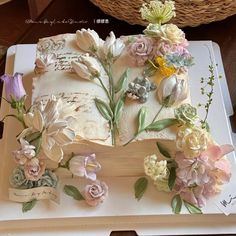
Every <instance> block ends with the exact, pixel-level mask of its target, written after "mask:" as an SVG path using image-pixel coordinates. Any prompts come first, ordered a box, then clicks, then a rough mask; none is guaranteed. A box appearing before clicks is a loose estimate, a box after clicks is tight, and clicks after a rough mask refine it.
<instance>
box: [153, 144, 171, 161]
mask: <svg viewBox="0 0 236 236" xmlns="http://www.w3.org/2000/svg"><path fill="white" fill-rule="evenodd" d="M156 144H157V148H158V150H159V152H160V153H161V154H162V155H163V156H164V157H167V158H171V155H170V153H169V151H168V150H167V149H166V148H165V147H164V146H163V145H161V144H160V143H158V142H156Z"/></svg>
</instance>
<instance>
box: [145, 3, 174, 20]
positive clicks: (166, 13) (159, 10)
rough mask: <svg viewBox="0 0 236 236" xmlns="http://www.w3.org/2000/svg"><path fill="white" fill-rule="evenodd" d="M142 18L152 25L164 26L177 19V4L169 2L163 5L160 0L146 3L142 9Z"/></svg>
mask: <svg viewBox="0 0 236 236" xmlns="http://www.w3.org/2000/svg"><path fill="white" fill-rule="evenodd" d="M140 12H141V17H142V19H144V20H147V21H148V22H150V23H152V24H164V23H166V22H168V21H169V20H170V19H171V18H172V17H175V16H176V14H175V2H174V1H171V0H168V1H165V2H164V3H162V2H161V1H159V0H156V1H151V2H150V3H149V4H147V3H144V4H143V5H142V7H141V9H140Z"/></svg>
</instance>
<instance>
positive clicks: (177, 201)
mask: <svg viewBox="0 0 236 236" xmlns="http://www.w3.org/2000/svg"><path fill="white" fill-rule="evenodd" d="M171 207H172V211H173V213H175V214H179V213H180V212H181V209H182V199H181V197H180V195H179V194H178V195H175V196H174V197H173V198H172V200H171Z"/></svg>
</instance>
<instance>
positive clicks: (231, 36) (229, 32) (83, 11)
mask: <svg viewBox="0 0 236 236" xmlns="http://www.w3.org/2000/svg"><path fill="white" fill-rule="evenodd" d="M103 19H104V20H105V22H106V23H99V21H100V22H101V20H103ZM26 21H27V23H28V24H30V27H28V29H27V31H26V32H25V33H24V35H23V36H22V37H21V38H20V39H18V40H17V41H16V42H15V44H21V43H22V44H25V43H26V44H28V43H30V44H32V43H37V41H38V39H39V38H42V37H46V36H52V35H56V34H60V33H74V32H75V31H76V30H77V29H81V28H91V29H94V30H96V31H97V32H98V34H99V35H100V37H102V38H105V37H106V36H107V35H108V34H109V32H110V31H114V33H115V34H116V36H120V35H131V34H139V33H141V32H142V31H143V29H144V27H142V26H137V25H129V24H128V23H126V22H124V21H120V20H117V19H115V18H113V17H111V16H108V15H106V14H104V13H103V12H102V11H101V10H100V9H98V8H97V7H95V6H94V5H93V4H92V3H90V2H89V1H78V0H70V1H68V0H54V1H52V3H51V4H50V5H49V6H48V7H47V9H46V10H45V11H44V12H43V14H41V16H40V17H39V18H38V19H37V20H36V21H31V20H30V19H26ZM235 29H236V15H234V16H232V17H229V18H227V19H226V20H223V21H220V22H214V23H211V24H208V25H202V26H198V27H194V28H191V27H186V28H184V29H183V30H184V32H185V33H186V37H187V39H188V40H212V41H214V42H216V43H218V44H219V46H220V48H221V54H222V59H223V64H224V68H225V73H226V78H227V82H228V86H229V91H230V95H231V99H232V104H233V108H234V110H236V78H235V77H236V30H235ZM4 63H5V62H4V61H3V60H2V61H1V62H0V74H3V73H4ZM231 124H232V127H233V129H234V130H235V129H236V115H234V116H233V117H232V119H231ZM111 235H112V236H122V235H126V236H133V235H136V234H135V233H134V232H126V233H122V232H114V233H112V234H111Z"/></svg>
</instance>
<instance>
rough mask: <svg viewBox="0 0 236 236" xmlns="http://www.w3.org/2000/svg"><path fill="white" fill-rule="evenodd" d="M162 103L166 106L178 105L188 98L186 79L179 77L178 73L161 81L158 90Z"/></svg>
mask: <svg viewBox="0 0 236 236" xmlns="http://www.w3.org/2000/svg"><path fill="white" fill-rule="evenodd" d="M157 95H158V99H159V101H160V103H161V104H162V105H164V106H166V107H170V106H172V105H177V104H178V103H180V102H181V101H183V100H184V99H186V98H187V95H188V89H187V83H186V81H185V80H184V79H177V77H176V75H173V76H171V77H168V78H165V79H163V80H162V81H161V83H160V86H159V88H158V91H157Z"/></svg>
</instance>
